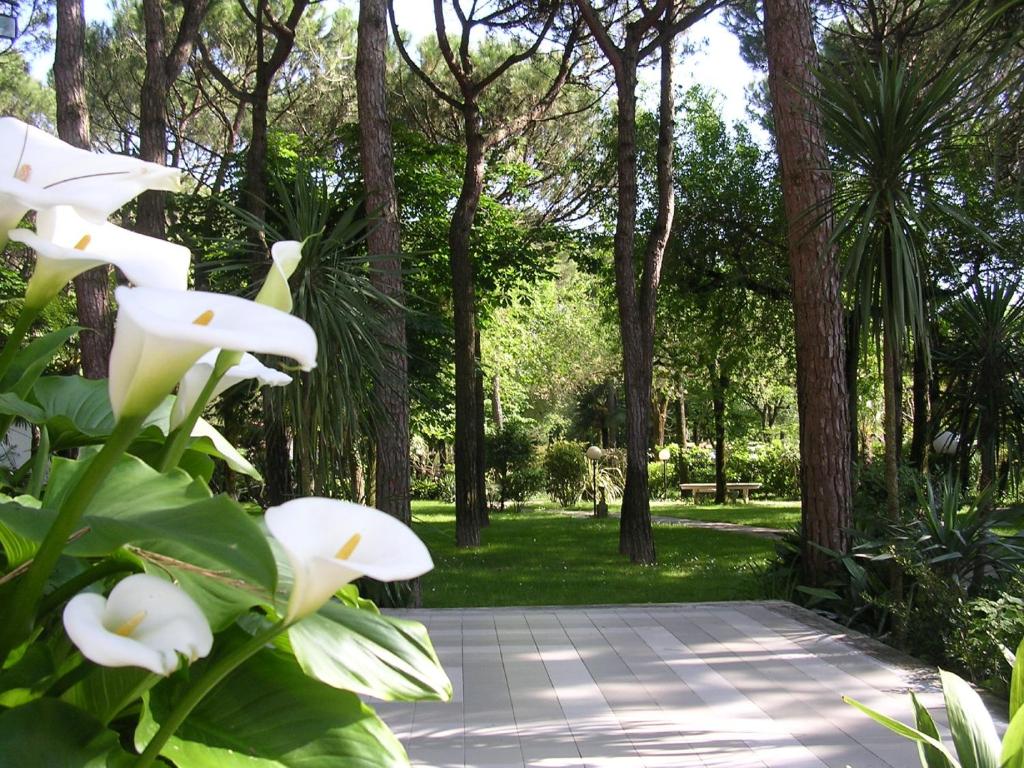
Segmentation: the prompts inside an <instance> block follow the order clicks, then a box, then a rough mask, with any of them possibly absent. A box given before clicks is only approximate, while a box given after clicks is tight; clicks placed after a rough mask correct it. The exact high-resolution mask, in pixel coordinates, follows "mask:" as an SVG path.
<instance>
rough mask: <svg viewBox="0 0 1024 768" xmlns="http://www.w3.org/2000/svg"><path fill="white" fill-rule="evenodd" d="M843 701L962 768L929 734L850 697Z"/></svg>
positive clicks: (844, 698)
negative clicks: (925, 745)
mask: <svg viewBox="0 0 1024 768" xmlns="http://www.w3.org/2000/svg"><path fill="white" fill-rule="evenodd" d="M843 701H845V702H846V703H847V704H849V705H850V706H851V707H854V708H856V709H859V710H860V711H861V712H863V713H864V714H865V715H867V716H868V717H870V718H871V719H872V720H874V721H875V722H876V723H879V724H880V725H884V726H885V727H886V728H888V729H889V730H890V731H892V732H893V733H897V734H899V735H900V736H902V737H903V738H905V739H910V740H911V741H915V742H917V743H919V744H927V745H928V746H930V747H932V748H933V749H935V750H936V751H937V752H939V753H940V754H941V755H943V756H944V757H945V758H946V759H947V760H949V763H950V765H952V766H953V768H962V766H961V765H960V763H958V762H957V760H956V758H955V757H953V755H952V754H950V752H949V750H948V749H946V747H945V746H944V745H943V744H942V742H941V741H938V740H937V739H935V738H933V737H932V736H929V735H928V734H927V733H922V732H921V731H919V730H917V729H916V728H911V727H910V726H909V725H906V724H905V723H901V722H900V721H899V720H893V719H892V718H891V717H887V716H885V715H883V714H882V713H881V712H876V711H875V710H873V709H871V708H870V707H866V706H864V705H863V704H861V703H860V702H859V701H857V700H856V699H851V698H850V697H849V696H843Z"/></svg>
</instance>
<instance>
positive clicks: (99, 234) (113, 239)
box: [10, 205, 192, 307]
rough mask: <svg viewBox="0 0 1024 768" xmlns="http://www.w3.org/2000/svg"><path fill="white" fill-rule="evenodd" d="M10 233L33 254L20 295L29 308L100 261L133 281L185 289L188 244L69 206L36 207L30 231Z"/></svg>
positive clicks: (35, 305) (52, 295) (40, 302)
mask: <svg viewBox="0 0 1024 768" xmlns="http://www.w3.org/2000/svg"><path fill="white" fill-rule="evenodd" d="M10 237H11V239H12V240H15V241H17V242H20V243H24V244H25V245H27V246H29V247H30V248H32V249H33V250H34V251H35V252H36V268H35V271H34V272H33V273H32V278H31V279H30V280H29V282H28V290H27V291H26V293H25V305H26V306H28V307H42V306H44V305H45V304H47V303H48V302H49V301H50V299H52V298H53V297H54V296H55V295H57V293H58V292H59V291H60V290H61V289H62V288H63V287H64V286H65V285H67V283H68V281H70V280H71V279H72V278H74V277H75V276H76V275H79V274H81V273H82V272H85V271H86V270H87V269H91V268H92V267H97V266H99V265H101V264H113V265H114V266H116V267H118V268H119V269H120V270H121V271H122V272H124V273H125V276H127V278H128V279H129V280H131V281H132V282H133V283H135V284H136V285H141V286H146V287H150V288H166V289H168V290H176V291H184V290H185V289H186V288H187V287H188V268H189V263H190V262H191V259H192V254H191V253H190V252H189V250H188V248H185V247H184V246H181V245H174V244H172V243H168V242H167V241H166V240H158V239H157V238H155V237H147V236H146V235H140V234H138V233H137V232H132V231H131V230H127V229H122V228H121V227H117V226H115V225H113V224H110V223H107V222H104V221H93V220H92V219H87V218H84V217H83V216H81V215H79V213H78V211H77V210H75V209H74V208H72V207H71V206H68V205H59V206H56V207H54V208H44V209H42V210H40V211H39V213H38V215H37V216H36V231H35V232H32V231H31V230H28V229H15V230H12V231H11V233H10Z"/></svg>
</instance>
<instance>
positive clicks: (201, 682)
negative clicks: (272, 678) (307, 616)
mask: <svg viewBox="0 0 1024 768" xmlns="http://www.w3.org/2000/svg"><path fill="white" fill-rule="evenodd" d="M287 628H288V623H287V622H286V621H279V622H278V623H276V624H272V625H271V626H269V627H267V628H266V629H264V630H263V631H262V632H257V633H256V634H255V635H253V637H251V638H249V639H248V640H247V641H245V642H244V643H242V644H241V645H239V646H238V647H237V648H235V649H234V650H232V651H230V652H229V653H228V654H227V655H225V656H223V657H222V658H220V659H218V660H217V661H216V662H215V663H214V664H212V665H211V666H210V668H209V669H208V670H206V673H205V674H204V675H203V676H202V677H200V678H199V679H198V680H197V681H196V682H195V683H194V684H193V685H192V686H191V687H190V688H189V689H188V690H187V691H185V695H184V696H182V698H181V700H180V701H179V702H178V703H177V705H175V707H174V709H172V710H171V713H170V714H169V715H168V716H167V719H166V720H164V723H163V725H161V726H160V730H158V731H157V732H156V735H155V736H154V737H153V738H152V740H151V741H150V742H149V744H147V745H146V749H145V750H144V751H143V752H142V754H141V755H139V759H138V760H137V761H136V762H135V768H146V766H149V765H151V764H152V763H153V761H154V760H156V758H157V756H158V755H159V754H160V750H161V749H163V748H164V745H165V744H166V743H167V741H168V739H170V738H171V736H173V735H174V732H175V731H177V730H178V728H179V727H180V726H181V724H182V723H183V722H185V718H186V717H188V716H189V714H191V712H192V710H193V709H195V708H196V705H198V704H199V702H200V701H202V700H203V697H204V696H206V694H208V693H209V692H210V691H212V690H213V689H214V688H215V687H216V686H217V685H218V684H219V683H220V682H221V681H222V680H223V679H224V678H225V677H227V676H228V675H229V674H231V673H232V672H233V671H234V670H235V669H236V668H237V667H238V666H240V665H241V664H242V663H244V662H245V661H246V660H248V659H249V658H250V657H252V656H254V655H256V653H258V652H259V651H260V649H261V648H263V647H264V646H265V645H266V644H267V643H269V642H270V641H271V640H273V639H274V638H275V637H276V636H277V635H279V634H280V633H281V632H283V631H284V630H286V629H287Z"/></svg>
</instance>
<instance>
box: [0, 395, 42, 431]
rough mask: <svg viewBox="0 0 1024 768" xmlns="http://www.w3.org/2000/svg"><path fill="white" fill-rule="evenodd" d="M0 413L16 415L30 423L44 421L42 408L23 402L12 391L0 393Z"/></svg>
mask: <svg viewBox="0 0 1024 768" xmlns="http://www.w3.org/2000/svg"><path fill="white" fill-rule="evenodd" d="M0 413H3V414H6V415H8V416H17V417H18V418H19V419H24V420H25V421H28V422H31V423H32V424H43V423H44V422H45V421H46V413H45V412H44V411H43V409H42V408H40V407H38V406H35V405H32V403H28V402H25V401H24V400H22V399H21V398H20V397H18V396H17V395H16V394H14V393H13V392H4V393H3V394H0Z"/></svg>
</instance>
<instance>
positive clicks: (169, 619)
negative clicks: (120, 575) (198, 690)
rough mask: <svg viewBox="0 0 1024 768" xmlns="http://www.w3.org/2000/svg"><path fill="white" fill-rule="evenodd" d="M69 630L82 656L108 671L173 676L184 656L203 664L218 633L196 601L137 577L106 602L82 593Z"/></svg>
mask: <svg viewBox="0 0 1024 768" xmlns="http://www.w3.org/2000/svg"><path fill="white" fill-rule="evenodd" d="M64 628H65V629H66V630H67V633H68V637H70V638H71V642H73V643H74V644H75V645H76V646H77V647H78V650H80V651H81V652H82V655H83V656H85V658H87V659H89V660H90V661H94V662H96V663H97V664H100V665H102V666H104V667H142V668H143V669H148V670H149V671H150V672H153V673H154V674H157V675H164V676H166V675H169V674H171V673H172V672H174V671H175V670H176V669H177V668H178V665H179V654H182V655H184V656H186V657H187V658H188V659H189V660H190V661H195V660H196V659H201V658H203V657H204V656H206V655H207V654H209V652H210V649H211V648H212V647H213V633H212V632H211V631H210V625H209V623H208V622H207V621H206V617H205V616H204V615H203V612H202V611H201V610H200V609H199V606H198V605H196V603H195V601H194V600H193V599H192V598H191V597H189V596H188V595H187V594H185V592H184V591H183V590H182V589H181V588H180V587H177V586H175V585H174V584H172V583H171V582H169V581H164V580H163V579H160V578H157V577H156V576H150V575H148V574H144V573H138V574H135V575H132V576H128V577H127V578H125V579H122V580H121V581H120V582H118V584H117V586H115V587H114V589H113V590H111V592H110V597H106V598H105V597H103V595H97V594H94V593H91V592H83V593H81V594H78V595H76V596H75V597H73V598H71V600H69V601H68V604H67V606H66V607H65V608H64Z"/></svg>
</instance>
